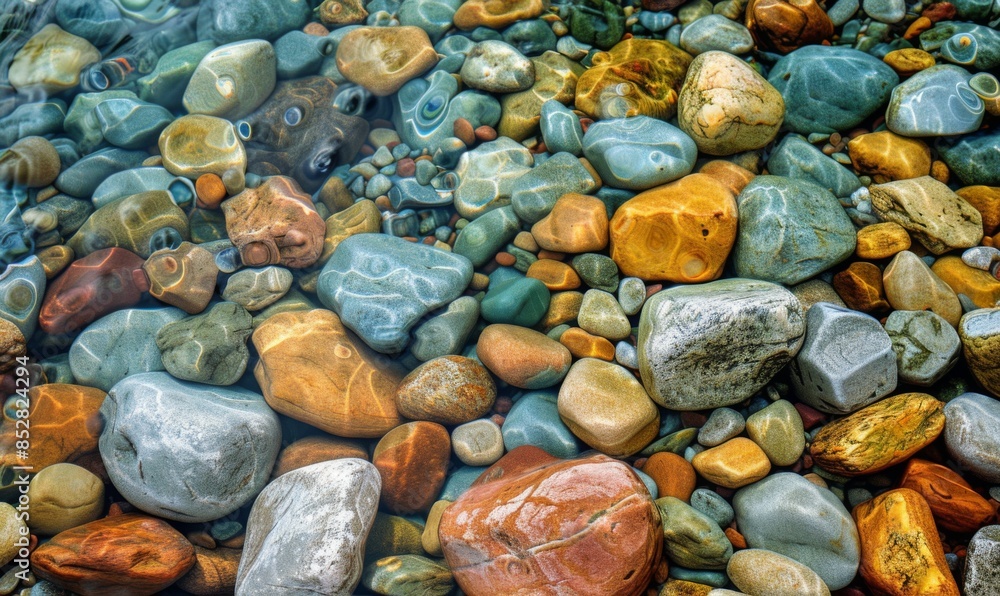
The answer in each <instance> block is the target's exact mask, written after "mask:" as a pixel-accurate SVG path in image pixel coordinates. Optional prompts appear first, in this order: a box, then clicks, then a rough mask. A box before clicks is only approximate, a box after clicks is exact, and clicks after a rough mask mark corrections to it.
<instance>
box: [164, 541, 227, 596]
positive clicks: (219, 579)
mask: <svg viewBox="0 0 1000 596" xmlns="http://www.w3.org/2000/svg"><path fill="white" fill-rule="evenodd" d="M242 554H243V551H242V550H238V549H235V548H215V549H212V550H208V549H206V548H202V547H200V546H196V547H194V556H195V562H194V566H193V567H191V571H188V572H187V575H185V576H184V577H182V578H180V579H179V580H177V587H178V588H180V589H182V590H184V591H185V592H188V593H190V594H195V596H227V595H228V594H232V593H233V591H234V590H235V589H236V570H237V569H239V566H240V556H241V555H242Z"/></svg>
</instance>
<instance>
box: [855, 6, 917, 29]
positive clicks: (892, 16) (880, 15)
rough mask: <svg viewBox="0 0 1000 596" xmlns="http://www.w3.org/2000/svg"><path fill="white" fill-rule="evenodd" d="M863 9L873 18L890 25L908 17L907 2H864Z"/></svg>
mask: <svg viewBox="0 0 1000 596" xmlns="http://www.w3.org/2000/svg"><path fill="white" fill-rule="evenodd" d="M861 7H862V8H863V9H864V11H865V14H867V15H868V16H870V17H871V18H873V19H875V20H876V21H880V22H882V23H888V24H890V25H892V24H895V23H898V22H900V21H902V20H903V18H905V17H906V1H905V0H863V2H862V3H861Z"/></svg>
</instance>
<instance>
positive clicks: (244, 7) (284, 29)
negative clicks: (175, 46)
mask: <svg viewBox="0 0 1000 596" xmlns="http://www.w3.org/2000/svg"><path fill="white" fill-rule="evenodd" d="M310 9H311V6H310V3H309V1H308V0H284V1H283V2H277V3H275V2H271V1H270V0H243V1H242V2H240V4H239V10H233V4H232V0H205V1H204V2H202V3H201V10H200V12H199V14H198V39H211V40H212V41H214V42H215V43H217V44H219V45H222V44H226V43H232V42H234V41H242V40H245V39H266V40H273V39H277V38H279V37H281V36H282V35H284V34H285V33H288V32H289V31H291V30H292V29H301V28H302V27H303V26H304V25H305V24H306V22H307V21H308V20H309V16H310V12H311V10H310Z"/></svg>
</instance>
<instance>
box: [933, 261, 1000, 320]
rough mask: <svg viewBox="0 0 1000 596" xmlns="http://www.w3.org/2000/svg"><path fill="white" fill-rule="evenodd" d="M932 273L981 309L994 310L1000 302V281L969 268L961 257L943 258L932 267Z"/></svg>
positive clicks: (984, 272)
mask: <svg viewBox="0 0 1000 596" xmlns="http://www.w3.org/2000/svg"><path fill="white" fill-rule="evenodd" d="M931 271H933V272H934V274H935V275H937V276H938V277H939V278H941V280H942V281H944V283H946V284H948V287H949V288H951V289H952V290H954V291H955V293H956V294H965V295H966V296H968V297H969V299H970V300H972V303H973V304H975V305H976V306H978V307H979V308H993V307H994V306H996V303H997V301H1000V280H998V279H997V278H995V277H993V276H992V275H990V274H989V273H988V272H986V271H983V270H982V269H976V268H975V267H969V266H968V265H966V264H965V262H964V261H962V258H961V257H958V256H955V255H952V256H947V257H941V258H940V259H938V260H936V261H934V264H933V265H931Z"/></svg>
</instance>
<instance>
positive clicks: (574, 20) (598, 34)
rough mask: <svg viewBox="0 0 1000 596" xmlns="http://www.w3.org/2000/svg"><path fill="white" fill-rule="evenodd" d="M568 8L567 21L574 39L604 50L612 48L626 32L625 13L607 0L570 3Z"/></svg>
mask: <svg viewBox="0 0 1000 596" xmlns="http://www.w3.org/2000/svg"><path fill="white" fill-rule="evenodd" d="M568 8H569V10H568V11H567V15H566V22H567V24H568V25H569V32H570V34H571V35H572V36H573V38H574V39H577V40H579V41H581V42H583V43H586V44H590V45H593V46H596V47H598V48H600V49H602V50H608V49H611V48H612V46H614V45H615V44H616V43H618V42H619V41H620V40H621V38H622V34H623V33H624V32H625V14H624V13H623V12H622V9H621V7H620V6H619V5H617V4H615V3H613V2H608V1H607V0H590V1H588V2H586V3H582V4H570V5H569V6H568Z"/></svg>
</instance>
